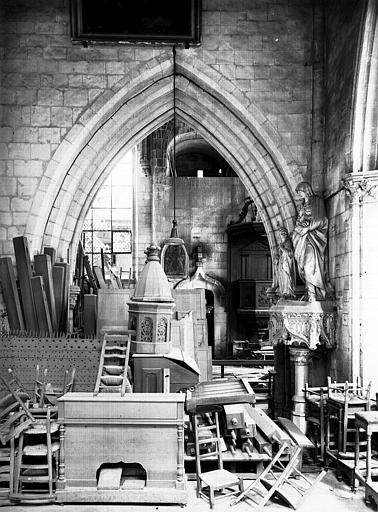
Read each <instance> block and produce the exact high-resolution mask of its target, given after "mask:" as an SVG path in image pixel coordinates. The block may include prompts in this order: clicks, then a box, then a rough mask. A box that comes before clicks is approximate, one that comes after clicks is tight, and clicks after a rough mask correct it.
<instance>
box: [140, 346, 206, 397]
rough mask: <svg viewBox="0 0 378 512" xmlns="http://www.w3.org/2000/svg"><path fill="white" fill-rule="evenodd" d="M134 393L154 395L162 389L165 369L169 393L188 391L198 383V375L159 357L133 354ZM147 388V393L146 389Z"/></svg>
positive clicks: (174, 362)
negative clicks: (167, 376)
mask: <svg viewBox="0 0 378 512" xmlns="http://www.w3.org/2000/svg"><path fill="white" fill-rule="evenodd" d="M133 361H134V392H135V393H146V392H150V393H156V392H158V393H159V392H160V391H153V389H154V386H155V387H156V389H161V391H162V390H163V388H164V385H163V376H164V371H163V370H165V369H168V370H169V381H170V391H171V393H176V392H177V391H179V390H180V389H188V388H189V387H191V386H194V385H196V384H197V383H198V375H197V374H196V373H195V372H194V371H192V370H190V369H188V368H187V367H186V368H185V367H184V366H181V365H180V364H179V363H177V362H176V361H172V360H170V359H168V358H166V357H163V356H159V355H142V354H134V356H133ZM159 372H161V373H159ZM148 386H150V387H149V388H148V391H147V387H148Z"/></svg>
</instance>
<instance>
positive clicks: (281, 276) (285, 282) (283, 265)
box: [276, 226, 295, 299]
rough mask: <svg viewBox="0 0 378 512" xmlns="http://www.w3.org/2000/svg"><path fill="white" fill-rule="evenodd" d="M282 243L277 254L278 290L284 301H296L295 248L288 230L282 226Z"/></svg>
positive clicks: (280, 228) (280, 231)
mask: <svg viewBox="0 0 378 512" xmlns="http://www.w3.org/2000/svg"><path fill="white" fill-rule="evenodd" d="M279 234H280V238H281V241H280V243H279V244H278V252H277V266H276V272H277V281H276V282H277V290H276V292H277V293H278V295H279V296H280V297H281V298H283V299H295V261H294V248H293V243H292V241H291V239H290V236H289V233H288V231H287V229H286V228H284V227H282V226H280V227H279Z"/></svg>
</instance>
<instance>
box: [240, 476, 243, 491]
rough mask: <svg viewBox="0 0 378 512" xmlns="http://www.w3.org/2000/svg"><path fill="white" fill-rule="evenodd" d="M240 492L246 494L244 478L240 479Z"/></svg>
mask: <svg viewBox="0 0 378 512" xmlns="http://www.w3.org/2000/svg"><path fill="white" fill-rule="evenodd" d="M239 491H240V492H244V481H243V479H242V478H239Z"/></svg>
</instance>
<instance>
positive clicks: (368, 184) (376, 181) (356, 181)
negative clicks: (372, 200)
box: [342, 171, 378, 204]
mask: <svg viewBox="0 0 378 512" xmlns="http://www.w3.org/2000/svg"><path fill="white" fill-rule="evenodd" d="M342 182H343V187H344V188H345V190H346V192H347V193H348V195H349V196H350V198H351V200H352V201H351V204H353V203H362V202H363V200H364V198H365V197H366V196H372V197H374V196H375V194H376V192H377V190H376V189H377V187H378V172H377V171H372V174H371V176H369V175H366V174H348V175H346V176H345V177H344V178H343V180H342Z"/></svg>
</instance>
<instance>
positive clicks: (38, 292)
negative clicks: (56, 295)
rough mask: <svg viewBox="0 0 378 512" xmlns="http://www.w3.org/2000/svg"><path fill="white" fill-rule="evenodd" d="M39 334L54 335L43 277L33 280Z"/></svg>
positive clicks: (33, 278) (36, 277)
mask: <svg viewBox="0 0 378 512" xmlns="http://www.w3.org/2000/svg"><path fill="white" fill-rule="evenodd" d="M31 285H32V290H33V297H34V305H35V311H36V314H37V320H38V328H39V332H41V333H45V334H48V335H50V336H51V335H52V326H51V317H50V310H49V305H48V303H47V297H46V291H45V285H44V282H43V277H42V276H35V277H32V278H31Z"/></svg>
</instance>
